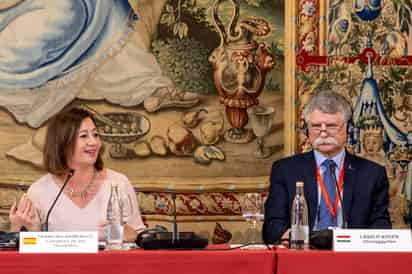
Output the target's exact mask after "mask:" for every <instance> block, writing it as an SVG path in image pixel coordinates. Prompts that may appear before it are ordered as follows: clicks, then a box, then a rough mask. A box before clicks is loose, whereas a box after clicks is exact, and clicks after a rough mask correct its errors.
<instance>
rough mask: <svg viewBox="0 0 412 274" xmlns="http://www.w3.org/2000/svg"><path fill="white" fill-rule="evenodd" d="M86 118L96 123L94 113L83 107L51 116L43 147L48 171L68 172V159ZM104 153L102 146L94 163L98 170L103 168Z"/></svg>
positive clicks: (44, 160)
mask: <svg viewBox="0 0 412 274" xmlns="http://www.w3.org/2000/svg"><path fill="white" fill-rule="evenodd" d="M86 118H91V119H92V120H93V122H94V124H95V125H96V121H95V119H94V117H93V115H92V114H91V113H90V112H88V111H86V110H84V109H81V108H71V109H69V110H67V111H63V112H61V113H58V114H57V115H55V116H54V117H53V118H51V120H50V121H49V125H48V127H47V134H46V140H45V144H44V148H43V164H44V167H45V169H46V171H47V172H49V173H51V174H54V175H57V176H59V175H63V174H65V173H67V172H68V170H69V166H68V163H67V159H69V157H70V156H71V155H72V154H73V152H74V146H75V144H76V138H77V135H78V133H79V130H80V125H81V123H82V121H83V120H84V119H86ZM102 153H103V149H102V148H101V149H100V151H99V154H98V156H97V160H96V162H95V164H94V166H95V168H96V169H97V170H102V169H103V160H102Z"/></svg>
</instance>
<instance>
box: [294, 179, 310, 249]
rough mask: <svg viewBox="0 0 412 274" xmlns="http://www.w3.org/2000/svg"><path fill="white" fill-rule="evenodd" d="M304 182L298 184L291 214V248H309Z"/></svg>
mask: <svg viewBox="0 0 412 274" xmlns="http://www.w3.org/2000/svg"><path fill="white" fill-rule="evenodd" d="M303 186H304V184H303V182H296V194H295V198H294V199H293V204H292V212H291V217H292V218H291V231H290V248H293V249H308V248H309V221H308V205H307V203H306V199H305V194H304V191H303Z"/></svg>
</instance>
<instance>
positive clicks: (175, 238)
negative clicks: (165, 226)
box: [172, 192, 179, 243]
mask: <svg viewBox="0 0 412 274" xmlns="http://www.w3.org/2000/svg"><path fill="white" fill-rule="evenodd" d="M172 200H173V230H172V235H173V237H172V242H173V243H177V242H179V231H178V229H177V213H176V211H177V210H176V192H172Z"/></svg>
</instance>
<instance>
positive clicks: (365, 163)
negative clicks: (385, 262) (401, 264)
mask: <svg viewBox="0 0 412 274" xmlns="http://www.w3.org/2000/svg"><path fill="white" fill-rule="evenodd" d="M303 114H304V119H305V122H306V124H307V130H308V137H309V141H310V143H311V145H312V148H313V151H310V152H307V153H302V154H298V155H294V156H291V157H289V158H285V159H281V160H279V161H276V162H275V163H274V164H273V167H272V172H271V176H270V189H269V196H268V199H267V202H266V204H265V222H264V225H263V239H264V241H265V243H276V242H279V240H280V239H281V238H282V239H283V238H287V235H288V229H289V228H290V213H291V207H292V201H293V198H294V196H295V188H296V187H295V183H296V182H297V181H303V182H304V183H305V185H304V192H305V197H306V201H307V204H308V211H309V212H308V213H309V228H310V231H313V230H323V229H327V228H328V227H331V226H335V227H348V228H391V223H390V218H389V213H388V202H389V201H388V179H387V176H386V172H385V169H384V168H383V167H382V166H380V165H378V164H376V163H374V162H371V161H369V160H366V159H363V158H360V157H357V156H354V155H352V154H350V153H349V152H348V151H346V150H345V144H346V139H347V125H348V121H349V120H350V119H351V116H352V110H351V106H350V104H349V103H348V102H347V101H346V99H345V98H344V97H343V96H341V95H339V94H336V93H334V92H331V91H320V92H318V93H317V94H315V96H314V97H313V98H312V99H311V100H310V101H309V103H308V104H307V105H306V106H305V108H304V111H303ZM317 174H318V176H317ZM335 180H336V181H335ZM337 184H338V185H341V184H342V187H343V191H342V192H341V193H340V194H341V198H342V199H343V206H342V205H341V203H340V202H339V195H338V194H337V192H336V185H337ZM343 209H344V214H343ZM344 223H345V225H344ZM346 224H347V225H346Z"/></svg>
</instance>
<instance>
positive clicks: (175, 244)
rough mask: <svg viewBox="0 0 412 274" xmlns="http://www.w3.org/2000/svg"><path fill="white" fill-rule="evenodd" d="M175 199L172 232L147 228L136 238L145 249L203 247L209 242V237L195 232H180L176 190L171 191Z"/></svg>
mask: <svg viewBox="0 0 412 274" xmlns="http://www.w3.org/2000/svg"><path fill="white" fill-rule="evenodd" d="M171 196H172V201H173V224H172V229H173V230H172V232H166V231H162V230H161V229H158V228H154V229H147V230H145V231H143V232H141V233H139V235H137V238H136V244H137V245H138V246H140V247H142V248H143V249H201V248H205V247H206V246H207V244H208V239H206V238H202V237H200V236H198V235H196V234H195V233H194V232H179V231H178V228H177V216H176V215H177V210H176V192H174V191H173V192H171Z"/></svg>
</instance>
